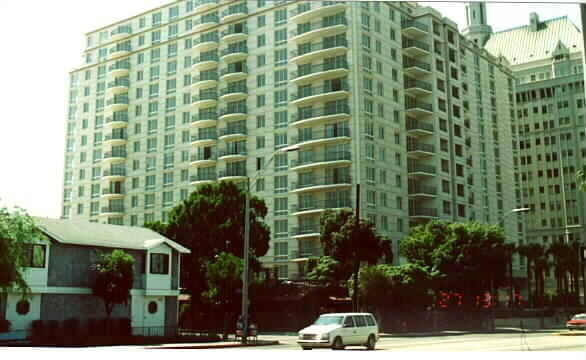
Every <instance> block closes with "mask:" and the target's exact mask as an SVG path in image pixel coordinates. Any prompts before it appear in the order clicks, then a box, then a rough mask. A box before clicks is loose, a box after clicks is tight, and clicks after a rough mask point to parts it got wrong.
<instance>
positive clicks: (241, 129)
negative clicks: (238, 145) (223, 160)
mask: <svg viewBox="0 0 586 360" xmlns="http://www.w3.org/2000/svg"><path fill="white" fill-rule="evenodd" d="M247 134H248V130H247V129H246V127H245V126H233V127H228V128H225V129H220V140H221V141H240V140H246V136H247Z"/></svg>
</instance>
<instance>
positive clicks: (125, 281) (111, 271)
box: [92, 250, 134, 318]
mask: <svg viewBox="0 0 586 360" xmlns="http://www.w3.org/2000/svg"><path fill="white" fill-rule="evenodd" d="M95 265H96V281H95V283H94V286H93V288H92V294H93V295H94V296H97V297H100V298H101V299H102V301H103V302H104V307H105V310H106V315H107V316H108V318H109V317H110V314H111V313H112V308H113V307H114V305H116V304H127V303H128V299H129V298H130V289H132V283H133V280H134V270H133V265H134V258H133V257H132V256H131V255H129V254H127V253H125V252H124V251H123V250H114V251H112V253H111V254H104V255H102V256H101V257H100V259H98V261H97V262H96V264H95Z"/></svg>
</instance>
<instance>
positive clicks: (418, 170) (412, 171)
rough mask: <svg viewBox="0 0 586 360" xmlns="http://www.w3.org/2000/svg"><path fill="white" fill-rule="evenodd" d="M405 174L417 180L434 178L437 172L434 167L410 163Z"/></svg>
mask: <svg viewBox="0 0 586 360" xmlns="http://www.w3.org/2000/svg"><path fill="white" fill-rule="evenodd" d="M407 172H408V175H409V177H412V178H418V177H427V176H435V175H436V173H437V170H436V168H435V166H432V165H425V164H414V163H410V164H409V165H408V166H407Z"/></svg>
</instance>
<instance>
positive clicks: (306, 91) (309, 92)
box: [291, 81, 350, 101]
mask: <svg viewBox="0 0 586 360" xmlns="http://www.w3.org/2000/svg"><path fill="white" fill-rule="evenodd" d="M349 89H350V87H349V86H348V83H347V82H345V81H344V82H342V83H341V84H339V85H333V84H329V85H326V86H315V87H305V88H302V89H301V90H299V91H298V92H297V93H294V94H291V101H295V100H300V99H304V98H307V97H310V96H316V95H324V94H328V93H333V92H337V91H348V90H349Z"/></svg>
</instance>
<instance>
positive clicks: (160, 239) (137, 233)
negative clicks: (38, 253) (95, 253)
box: [33, 217, 190, 253]
mask: <svg viewBox="0 0 586 360" xmlns="http://www.w3.org/2000/svg"><path fill="white" fill-rule="evenodd" d="M33 219H34V221H35V222H36V223H37V225H38V227H39V229H41V231H43V232H44V233H45V234H46V235H47V236H49V237H51V238H53V239H55V240H56V241H57V242H59V243H62V244H71V245H83V246H99V247H110V248H121V249H136V250H147V249H150V248H152V247H155V246H158V245H160V244H162V243H165V244H167V245H168V246H170V247H172V248H173V249H175V250H177V251H179V252H180V253H189V252H190V251H189V249H187V248H185V247H183V246H181V245H179V244H178V243H176V242H175V241H173V240H170V239H167V238H166V237H164V236H162V235H160V234H158V233H156V232H154V231H152V230H149V229H146V228H139V227H131V226H118V225H108V224H98V223H92V222H88V221H83V220H59V219H49V218H42V217H34V218H33Z"/></svg>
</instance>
